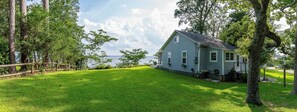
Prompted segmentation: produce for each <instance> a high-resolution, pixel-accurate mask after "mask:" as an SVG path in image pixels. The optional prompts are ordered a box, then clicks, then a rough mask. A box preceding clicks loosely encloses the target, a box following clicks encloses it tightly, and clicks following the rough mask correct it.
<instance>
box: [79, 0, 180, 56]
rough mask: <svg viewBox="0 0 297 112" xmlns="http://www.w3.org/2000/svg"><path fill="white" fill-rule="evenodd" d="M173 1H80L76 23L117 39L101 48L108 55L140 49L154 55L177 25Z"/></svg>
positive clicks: (174, 0) (174, 2)
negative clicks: (102, 30)
mask: <svg viewBox="0 0 297 112" xmlns="http://www.w3.org/2000/svg"><path fill="white" fill-rule="evenodd" d="M176 2H177V0H80V13H79V20H78V23H79V24H80V25H84V26H85V30H86V31H87V32H88V31H90V30H97V29H99V28H102V29H104V30H105V31H107V32H108V34H109V35H110V36H113V37H116V38H118V41H116V42H110V43H107V44H105V45H104V46H102V50H104V51H106V52H107V54H108V55H121V54H120V52H119V50H131V49H135V48H142V49H144V50H147V51H148V52H149V55H153V54H154V53H156V52H157V51H158V50H159V49H160V47H161V46H162V45H163V43H164V42H165V41H166V39H167V38H168V37H169V36H170V34H171V33H172V32H173V31H174V30H175V29H182V27H179V26H178V19H175V18H174V16H173V15H174V10H175V9H176V8H177V7H176Z"/></svg>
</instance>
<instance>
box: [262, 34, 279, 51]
mask: <svg viewBox="0 0 297 112" xmlns="http://www.w3.org/2000/svg"><path fill="white" fill-rule="evenodd" d="M266 37H268V38H270V39H272V40H273V41H274V42H275V43H269V44H267V46H266V47H268V48H272V47H279V46H280V45H281V39H280V37H279V36H277V35H276V34H275V33H273V32H271V31H268V33H267V34H266Z"/></svg>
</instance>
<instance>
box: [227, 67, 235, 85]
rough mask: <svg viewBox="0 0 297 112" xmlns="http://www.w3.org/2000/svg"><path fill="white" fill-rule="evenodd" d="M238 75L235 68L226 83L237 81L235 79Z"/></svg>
mask: <svg viewBox="0 0 297 112" xmlns="http://www.w3.org/2000/svg"><path fill="white" fill-rule="evenodd" d="M236 74H237V72H236V71H235V70H234V68H232V69H231V70H230V72H229V73H228V75H227V77H226V81H230V82H233V81H236V79H235V77H236Z"/></svg>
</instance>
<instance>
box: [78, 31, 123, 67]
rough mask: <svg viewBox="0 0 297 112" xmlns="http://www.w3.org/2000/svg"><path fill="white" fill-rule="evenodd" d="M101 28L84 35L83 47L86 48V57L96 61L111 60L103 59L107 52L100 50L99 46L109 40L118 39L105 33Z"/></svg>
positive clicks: (108, 60)
mask: <svg viewBox="0 0 297 112" xmlns="http://www.w3.org/2000/svg"><path fill="white" fill-rule="evenodd" d="M106 33H107V32H105V31H104V30H103V29H99V30H98V31H97V32H96V31H91V32H90V33H89V34H88V35H86V36H85V37H84V40H85V41H86V43H85V46H84V49H86V51H87V52H86V57H87V58H89V59H92V60H94V61H96V62H98V63H107V62H111V59H104V57H106V56H107V54H106V53H105V52H104V51H101V52H100V53H99V52H98V51H100V49H101V46H102V45H103V44H104V43H107V42H110V41H117V40H118V39H116V38H114V37H110V36H109V35H107V34H106Z"/></svg>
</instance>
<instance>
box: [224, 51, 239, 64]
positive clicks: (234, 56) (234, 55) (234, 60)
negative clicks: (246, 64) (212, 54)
mask: <svg viewBox="0 0 297 112" xmlns="http://www.w3.org/2000/svg"><path fill="white" fill-rule="evenodd" d="M227 53H229V56H230V53H232V54H233V60H230V58H231V57H229V60H227V58H226V56H227V55H226V54H227ZM236 56H237V55H236V54H235V53H234V52H225V62H236V59H235V58H236Z"/></svg>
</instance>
